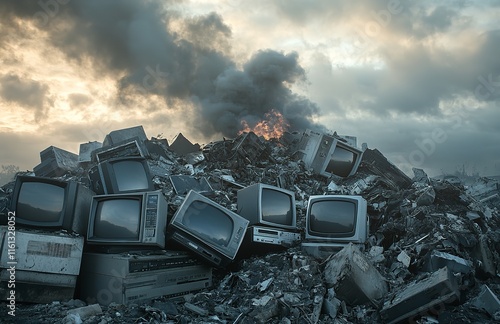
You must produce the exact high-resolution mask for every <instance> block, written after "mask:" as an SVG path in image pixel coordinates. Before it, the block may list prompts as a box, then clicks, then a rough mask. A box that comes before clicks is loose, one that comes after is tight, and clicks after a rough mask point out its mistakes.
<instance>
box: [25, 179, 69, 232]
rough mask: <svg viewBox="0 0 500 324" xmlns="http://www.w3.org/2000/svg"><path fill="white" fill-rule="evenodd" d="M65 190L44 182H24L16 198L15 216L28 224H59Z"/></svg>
mask: <svg viewBox="0 0 500 324" xmlns="http://www.w3.org/2000/svg"><path fill="white" fill-rule="evenodd" d="M64 198H65V188H64V187H61V186H58V185H55V184H51V183H44V182H24V183H22V184H21V188H20V190H19V196H18V198H17V206H16V216H17V217H19V218H22V219H24V220H26V221H29V222H37V221H42V222H47V223H57V222H61V221H62V220H61V217H62V213H63V210H64Z"/></svg>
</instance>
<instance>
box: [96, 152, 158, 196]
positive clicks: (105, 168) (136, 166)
mask: <svg viewBox="0 0 500 324" xmlns="http://www.w3.org/2000/svg"><path fill="white" fill-rule="evenodd" d="M89 178H90V181H91V183H92V188H93V190H94V191H95V192H96V193H97V194H99V195H102V194H119V193H127V192H137V191H144V192H146V191H153V190H155V188H154V184H153V181H152V177H151V172H150V170H149V165H148V163H147V160H146V159H145V158H143V157H140V156H126V157H120V158H114V159H109V160H106V161H103V162H100V163H99V164H97V165H96V166H95V167H93V168H92V169H91V170H90V171H89Z"/></svg>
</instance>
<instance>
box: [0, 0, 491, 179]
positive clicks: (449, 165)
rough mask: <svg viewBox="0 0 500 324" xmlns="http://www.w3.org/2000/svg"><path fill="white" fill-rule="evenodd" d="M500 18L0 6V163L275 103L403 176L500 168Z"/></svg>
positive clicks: (446, 9)
mask: <svg viewBox="0 0 500 324" xmlns="http://www.w3.org/2000/svg"><path fill="white" fill-rule="evenodd" d="M499 17H500V1H439V2H438V3H436V2H435V1H402V0H401V1H393V0H389V1H382V0H375V1H373V0H370V1H368V0H367V1H355V2H354V1H339V0H322V1H305V0H286V1H285V0H282V1H267V0H266V1H264V0H256V1H215V0H205V1H203V0H200V1H180V0H179V1H177V0H171V1H133V0H129V1H126V0H125V1H111V0H107V1H98V0H87V1H79V0H45V1H44V0H41V1H28V0H24V1H19V0H17V1H8V0H0V30H1V32H0V105H1V107H2V109H1V118H0V165H3V166H9V165H14V166H18V167H19V168H20V169H21V170H28V169H29V170H31V169H32V168H33V167H34V166H35V165H36V164H38V163H39V162H40V158H39V152H40V151H42V150H43V149H45V148H46V147H48V146H50V145H54V146H57V147H60V148H63V149H66V150H69V151H71V152H74V153H78V149H79V145H80V143H85V142H88V141H94V140H96V141H102V140H103V139H104V136H105V135H106V134H107V133H109V132H110V131H112V130H115V129H120V128H125V127H131V126H136V125H143V126H144V129H145V131H146V133H147V135H148V137H151V136H157V135H159V134H161V136H162V137H164V138H167V139H168V140H172V138H173V137H174V136H175V135H177V134H178V133H179V132H182V133H183V134H184V135H185V136H186V137H188V138H189V139H190V140H192V141H193V142H198V143H200V144H204V143H208V142H210V141H211V140H218V139H221V138H222V136H226V137H231V136H235V135H236V134H237V132H238V131H239V130H240V129H241V122H242V121H245V122H247V123H248V124H250V125H251V126H252V125H255V123H257V122H258V121H260V120H262V118H264V115H265V113H266V112H269V111H270V110H271V109H275V110H277V111H280V112H281V113H283V115H284V116H285V117H286V118H287V120H288V122H289V124H290V127H291V128H290V130H303V129H305V128H315V129H318V130H323V131H337V132H338V133H339V134H344V135H352V136H357V138H358V144H359V145H361V143H363V142H366V143H368V147H370V148H377V149H379V150H380V151H381V152H382V153H383V154H384V155H385V156H386V157H388V158H389V159H390V160H391V161H393V162H394V163H395V164H397V165H398V166H399V167H400V168H401V169H402V170H403V171H405V172H406V173H408V174H411V167H412V166H414V167H420V168H424V169H425V170H426V171H427V172H428V173H429V175H439V174H442V173H453V172H455V171H457V170H464V169H465V171H466V172H467V173H480V174H481V175H494V174H500V156H499V152H500V149H499V148H500V145H499V143H500V123H499V120H500V109H499V102H500V60H499V57H500V29H499V28H500V26H499V23H498V21H499V20H498V18H499ZM0 171H1V170H0Z"/></svg>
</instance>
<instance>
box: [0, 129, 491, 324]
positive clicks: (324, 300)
mask: <svg viewBox="0 0 500 324" xmlns="http://www.w3.org/2000/svg"><path fill="white" fill-rule="evenodd" d="M306 133H307V132H305V133H285V134H283V136H281V137H280V138H279V139H277V138H273V139H268V140H267V139H264V138H263V137H261V136H257V135H256V134H255V133H253V132H247V133H243V134H241V135H239V136H238V137H236V138H234V139H223V140H220V141H215V142H211V143H209V144H207V145H203V146H200V145H198V144H192V143H191V142H190V141H189V140H188V139H187V138H186V137H184V136H183V135H182V134H179V135H178V137H177V138H176V140H175V141H173V142H172V143H170V144H169V143H168V142H167V141H166V140H165V139H161V138H151V139H149V140H148V139H147V138H146V137H145V134H144V132H143V130H142V127H136V128H131V129H127V130H126V131H125V132H123V131H115V132H112V133H110V134H108V136H106V138H105V139H104V141H103V143H98V142H90V143H85V144H82V145H81V147H80V153H79V155H76V154H73V153H70V152H66V151H63V150H60V149H58V148H56V147H52V146H51V147H49V148H47V149H46V150H44V151H42V152H41V154H40V155H41V160H42V161H41V163H40V165H38V166H36V167H35V168H34V172H24V173H23V174H30V175H33V173H34V175H37V176H38V175H42V176H45V177H51V178H55V179H59V180H65V181H70V180H71V181H77V182H79V183H81V184H83V185H85V186H88V187H91V185H90V182H89V176H88V174H89V170H90V169H91V167H92V166H93V165H95V162H96V161H98V160H99V159H101V160H104V159H108V158H114V157H117V156H130V155H131V156H134V155H142V156H145V157H146V158H147V162H148V166H149V168H150V172H151V177H152V180H153V183H154V187H155V189H156V190H161V192H162V193H163V195H164V197H165V199H166V200H167V202H168V215H169V218H171V217H172V215H173V214H174V213H175V211H176V210H177V209H178V208H179V206H180V205H181V204H182V202H183V197H184V196H185V194H186V192H187V191H188V190H189V189H195V190H197V191H198V192H201V193H203V194H204V195H205V196H207V197H209V198H210V199H211V200H213V201H215V202H216V203H218V204H220V205H221V206H223V207H225V208H227V209H229V210H231V211H233V212H236V211H237V206H236V197H237V191H238V190H240V189H242V188H244V187H246V186H249V185H251V184H254V183H263V184H268V185H272V186H277V187H280V188H283V189H286V190H289V191H292V192H294V194H295V202H296V206H295V207H296V213H297V227H298V229H299V233H300V235H301V237H302V238H303V236H304V227H305V215H306V212H307V202H308V199H309V197H310V196H313V195H324V194H327V195H360V196H362V197H363V198H364V199H366V201H367V214H368V217H369V220H370V223H369V224H370V225H369V234H368V239H367V241H366V242H365V243H364V244H345V247H344V248H342V249H341V250H340V251H338V252H336V253H330V254H327V255H325V256H321V257H318V256H317V255H310V254H308V253H305V252H304V251H303V250H302V249H301V244H300V241H298V242H296V244H293V245H291V246H287V247H286V248H283V249H279V250H277V251H275V250H271V251H267V250H265V249H264V250H259V251H254V252H253V253H249V254H248V255H245V256H244V257H238V258H236V259H235V260H234V261H233V262H232V263H231V264H230V265H228V266H227V267H223V268H214V269H213V272H212V275H213V277H212V282H211V285H210V287H208V288H205V289H201V290H199V291H196V292H191V293H189V294H180V295H179V296H176V297H174V298H166V297H158V298H155V299H152V300H149V301H147V302H138V303H132V302H131V303H127V304H123V303H115V302H112V303H110V304H108V305H99V303H96V302H95V301H94V302H91V301H84V300H80V299H79V296H78V294H77V293H76V294H75V296H74V298H73V299H67V300H53V301H52V302H47V303H21V302H18V304H17V305H16V306H17V311H16V317H15V318H13V317H12V318H7V319H6V320H7V322H9V321H11V322H16V321H20V322H24V323H54V322H60V323H124V322H126V323H283V324H286V323H400V322H402V323H405V322H409V323H422V324H423V323H451V322H454V323H494V322H498V321H500V301H499V300H498V297H497V296H498V295H499V294H500V280H499V274H500V254H499V253H500V223H499V216H500V215H499V208H500V196H499V194H500V191H499V189H500V188H499V184H498V179H490V178H481V177H475V178H468V179H461V178H458V177H444V178H440V179H434V178H429V177H428V176H427V175H426V173H425V171H424V170H421V169H414V170H413V172H414V176H413V178H410V177H408V176H407V175H406V174H404V173H403V172H401V171H400V170H399V169H398V168H397V167H395V166H394V165H393V164H392V163H391V162H390V161H388V160H387V159H386V158H385V157H384V155H383V154H382V153H381V152H380V151H378V150H377V149H371V148H367V147H366V146H365V147H364V150H362V151H363V155H362V159H361V161H360V163H359V166H358V168H357V170H356V172H355V173H354V174H350V175H347V176H345V177H339V176H336V175H329V176H325V175H324V174H319V172H315V170H314V169H313V168H311V167H310V165H309V167H308V166H307V165H306V164H307V163H305V162H304V159H303V158H301V156H300V152H303V150H297V147H298V146H300V142H301V138H302V137H303V136H304V134H306ZM308 134H309V135H310V133H308ZM329 136H331V138H334V137H335V138H337V139H339V138H340V137H338V136H336V135H329ZM131 139H132V140H133V143H134V145H130V143H131V141H130V140H131ZM341 141H342V142H346V143H347V142H348V141H345V140H341ZM351 144H352V143H351ZM110 147H112V148H116V147H120V149H119V150H110V149H109V148H110ZM299 151H300V152H299ZM172 176H174V177H173V178H174V180H172V179H171V177H172ZM13 186H14V184H13V183H9V184H6V185H4V186H3V187H2V188H0V209H1V210H0V214H1V215H2V216H5V215H7V212H8V211H9V207H10V199H11V194H12V190H13ZM2 267H3V266H2ZM3 270H5V269H3ZM80 275H81V274H80ZM3 279H4V278H3V277H2V281H3ZM2 289H3V287H2ZM77 292H78V290H77ZM7 306H8V302H6V301H5V300H4V301H3V303H2V313H3V312H4V310H5V311H6V310H8V308H7ZM2 317H3V318H6V317H4V316H3V315H2Z"/></svg>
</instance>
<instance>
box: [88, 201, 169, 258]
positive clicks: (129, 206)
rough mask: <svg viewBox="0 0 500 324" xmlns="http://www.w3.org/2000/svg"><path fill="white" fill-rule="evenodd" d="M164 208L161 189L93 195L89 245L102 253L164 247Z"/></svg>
mask: <svg viewBox="0 0 500 324" xmlns="http://www.w3.org/2000/svg"><path fill="white" fill-rule="evenodd" d="M167 207H168V204H167V201H166V199H165V197H163V194H162V193H161V191H149V192H135V193H125V194H114V195H97V196H94V197H93V199H92V205H91V209H90V215H89V223H88V224H89V225H88V231H87V246H88V248H89V249H91V250H96V251H99V252H105V253H115V252H120V251H131V250H133V249H154V248H157V249H158V248H160V249H163V248H165V228H166V224H167Z"/></svg>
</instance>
